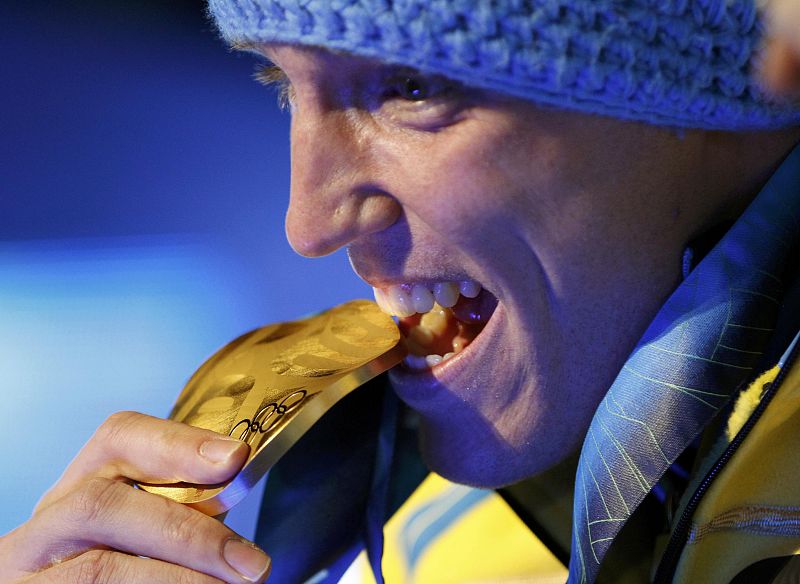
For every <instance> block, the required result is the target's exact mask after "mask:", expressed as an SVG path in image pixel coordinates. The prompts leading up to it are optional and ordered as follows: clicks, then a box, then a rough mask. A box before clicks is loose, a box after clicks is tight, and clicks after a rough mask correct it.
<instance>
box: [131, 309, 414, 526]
mask: <svg viewBox="0 0 800 584" xmlns="http://www.w3.org/2000/svg"><path fill="white" fill-rule="evenodd" d="M405 355H406V349H405V346H404V344H403V343H402V342H401V336H400V331H399V330H398V328H397V325H396V324H395V323H394V321H393V320H392V319H391V317H389V316H388V315H386V314H384V313H383V312H381V310H380V309H379V308H378V306H377V305H376V304H375V303H373V302H370V301H367V300H354V301H352V302H347V303H345V304H342V305H340V306H337V307H335V308H331V309H330V310H326V311H324V312H321V313H320V314H317V315H315V316H312V317H310V318H306V319H303V320H298V321H293V322H284V323H279V324H272V325H268V326H265V327H262V328H259V329H256V330H254V331H252V332H249V333H247V334H245V335H242V336H241V337H239V338H238V339H236V340H234V341H231V342H230V343H228V345H226V346H225V347H223V348H222V349H220V350H219V351H218V352H217V353H216V354H215V355H214V356H212V357H211V358H210V359H209V360H208V361H206V362H205V363H204V364H203V365H202V366H201V367H200V369H198V370H197V372H196V373H195V374H194V375H193V376H192V378H191V379H190V380H189V382H188V383H187V384H186V387H185V388H184V389H183V391H182V392H181V394H180V396H179V397H178V401H177V402H176V403H175V406H174V407H173V408H172V412H171V413H170V416H169V417H170V419H172V420H177V421H179V422H185V423H187V424H190V425H192V426H197V427H199V428H207V429H209V430H213V431H215V432H219V433H221V434H226V435H229V436H233V437H234V438H238V439H240V440H243V441H244V442H247V443H248V444H249V445H250V456H249V457H248V459H247V462H245V464H244V467H243V468H242V470H241V471H240V472H239V474H237V475H236V476H235V477H234V478H233V479H232V480H231V481H229V482H228V483H224V484H220V485H191V484H187V483H180V484H171V485H152V484H139V486H140V487H141V488H142V489H144V490H146V491H149V492H151V493H157V494H159V495H164V496H166V497H169V498H170V499H174V500H176V501H179V502H181V503H185V504H187V505H190V506H191V507H195V508H196V509H199V510H200V511H202V512H204V513H206V514H208V515H219V514H221V513H224V512H225V511H227V510H228V509H230V508H231V507H233V506H234V505H236V504H237V503H238V502H239V501H241V500H242V499H243V498H244V497H245V495H246V494H247V493H248V492H249V491H250V489H251V488H252V487H253V486H254V485H255V484H256V483H257V482H258V481H259V479H260V478H261V477H262V476H264V474H265V473H266V472H267V471H268V470H269V469H270V468H271V467H272V466H273V465H274V464H275V463H276V462H277V461H278V459H280V457H281V456H283V454H285V453H286V451H288V450H289V448H291V446H292V445H294V444H295V443H296V442H297V441H298V440H299V439H300V438H301V437H302V436H303V434H304V433H305V432H306V431H307V430H308V429H309V428H311V426H312V425H313V424H314V423H315V422H316V421H317V420H319V419H320V418H321V417H322V416H323V415H324V414H325V412H327V411H328V410H329V409H331V408H332V407H333V406H334V405H335V404H336V403H337V402H338V401H339V400H340V399H342V398H343V397H345V396H346V395H347V394H349V393H351V392H352V391H353V390H354V389H356V388H357V387H359V386H360V385H363V384H364V383H366V382H367V381H369V380H370V379H372V378H373V377H375V376H376V375H379V374H380V373H383V372H384V371H386V370H388V369H390V368H391V367H393V366H394V365H396V364H397V363H399V362H400V361H401V360H402V359H403V357H405ZM376 415H378V414H377V413H376Z"/></svg>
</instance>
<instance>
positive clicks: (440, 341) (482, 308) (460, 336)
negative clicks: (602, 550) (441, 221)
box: [373, 280, 497, 371]
mask: <svg viewBox="0 0 800 584" xmlns="http://www.w3.org/2000/svg"><path fill="white" fill-rule="evenodd" d="M373 291H374V293H375V301H376V302H377V303H378V306H380V307H381V310H383V311H384V312H386V313H388V314H391V315H393V316H396V317H398V325H399V326H400V331H401V332H402V334H403V336H404V337H405V340H406V345H407V346H408V351H409V354H408V356H407V357H406V358H405V360H404V363H405V365H406V366H407V367H408V368H409V369H412V370H415V371H427V370H429V369H432V368H433V367H436V366H437V365H439V364H441V363H443V362H444V361H447V360H448V359H450V358H452V357H454V356H455V355H457V354H459V353H460V352H461V351H463V350H464V349H465V348H466V347H467V346H468V345H469V344H470V343H471V342H472V341H473V340H475V337H477V336H478V334H479V333H480V332H481V330H483V328H484V327H485V326H486V323H487V322H488V320H489V319H490V318H491V316H492V313H493V312H494V310H495V308H496V307H497V298H496V297H495V296H494V295H493V294H491V293H490V292H489V291H488V290H485V289H483V288H482V287H481V285H480V284H478V283H477V282H474V281H472V280H466V281H463V282H436V283H433V284H431V285H427V284H420V283H414V284H400V285H396V286H390V287H388V288H373Z"/></svg>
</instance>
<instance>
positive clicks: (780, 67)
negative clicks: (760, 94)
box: [756, 36, 800, 101]
mask: <svg viewBox="0 0 800 584" xmlns="http://www.w3.org/2000/svg"><path fill="white" fill-rule="evenodd" d="M763 50H764V52H763V55H762V58H761V62H760V64H759V67H758V70H757V72H756V74H757V75H758V76H759V77H760V79H759V81H760V83H761V85H762V86H763V88H764V89H765V90H766V91H767V93H769V94H771V95H774V96H775V97H776V98H778V99H781V98H783V99H788V100H791V101H795V100H797V99H798V98H800V47H798V45H797V43H791V42H789V40H787V39H785V38H784V37H783V36H778V37H772V38H770V39H768V40H767V42H766V45H765V47H764V49H763Z"/></svg>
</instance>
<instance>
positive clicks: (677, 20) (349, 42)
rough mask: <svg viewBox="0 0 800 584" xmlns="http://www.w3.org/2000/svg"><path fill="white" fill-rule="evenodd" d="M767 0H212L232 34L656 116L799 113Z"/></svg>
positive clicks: (784, 120) (789, 119)
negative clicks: (768, 31) (778, 96)
mask: <svg viewBox="0 0 800 584" xmlns="http://www.w3.org/2000/svg"><path fill="white" fill-rule="evenodd" d="M756 1H757V0H210V1H209V9H210V12H211V14H212V16H213V17H214V19H215V21H216V24H217V26H218V28H219V30H220V31H221V33H222V35H223V37H224V38H225V39H226V40H227V41H228V42H231V43H247V42H282V43H295V44H303V45H314V46H320V47H327V48H331V49H337V50H341V51H346V52H349V53H352V54H355V55H361V56H365V57H374V58H377V59H379V60H381V61H384V62H391V63H397V64H403V65H410V66H413V67H415V68H418V69H421V70H423V71H427V72H434V73H438V74H441V75H444V76H446V77H449V78H451V79H455V80H458V81H461V82H463V83H465V84H467V85H471V86H476V87H483V88H487V89H491V90H495V91H499V92H502V93H505V94H510V95H514V96H517V97H521V98H524V99H529V100H531V101H534V102H538V103H542V104H549V105H554V106H557V107H563V108H569V109H574V110H579V111H582V112H589V113H598V114H604V115H610V116H614V117H618V118H625V119H631V120H642V121H646V122H651V123H655V124H662V125H669V126H680V127H694V128H709V129H730V130H746V129H762V128H775V127H780V126H787V125H792V124H798V123H800V109H799V108H797V107H796V106H791V105H789V104H788V103H785V102H783V103H779V102H776V101H774V100H773V101H770V99H769V98H768V97H767V96H766V95H765V94H764V93H763V92H762V91H760V90H759V88H758V87H757V85H756V83H755V82H754V80H753V76H752V66H753V62H754V60H755V56H756V53H757V50H758V48H759V43H760V38H761V36H762V32H763V23H762V21H761V19H760V15H759V13H758V11H757V9H756V5H755V4H756Z"/></svg>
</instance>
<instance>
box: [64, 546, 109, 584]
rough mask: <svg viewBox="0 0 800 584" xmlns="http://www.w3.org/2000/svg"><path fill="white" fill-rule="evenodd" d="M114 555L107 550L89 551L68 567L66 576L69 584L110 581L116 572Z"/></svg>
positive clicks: (95, 583)
mask: <svg viewBox="0 0 800 584" xmlns="http://www.w3.org/2000/svg"><path fill="white" fill-rule="evenodd" d="M115 556H116V554H114V553H113V552H110V551H107V550H90V551H88V552H86V553H85V554H82V555H81V556H80V557H79V558H78V559H77V561H76V562H74V563H73V565H72V566H70V570H69V572H71V573H68V574H66V576H67V582H70V583H71V584H73V583H74V584H101V582H102V583H105V582H108V581H110V580H112V579H113V578H114V577H115V572H116V571H117V562H116V560H115Z"/></svg>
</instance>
